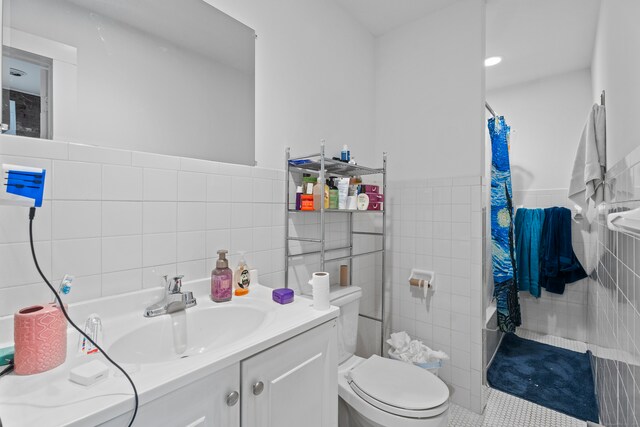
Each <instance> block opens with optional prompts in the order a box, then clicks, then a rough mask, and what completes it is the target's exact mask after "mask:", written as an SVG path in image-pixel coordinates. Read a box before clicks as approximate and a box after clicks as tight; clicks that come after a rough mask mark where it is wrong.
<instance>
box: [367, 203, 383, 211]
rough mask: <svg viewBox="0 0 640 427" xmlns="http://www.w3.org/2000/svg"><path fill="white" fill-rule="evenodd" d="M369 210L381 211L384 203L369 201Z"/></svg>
mask: <svg viewBox="0 0 640 427" xmlns="http://www.w3.org/2000/svg"><path fill="white" fill-rule="evenodd" d="M367 210H368V211H381V210H382V203H371V202H369V206H368V207H367Z"/></svg>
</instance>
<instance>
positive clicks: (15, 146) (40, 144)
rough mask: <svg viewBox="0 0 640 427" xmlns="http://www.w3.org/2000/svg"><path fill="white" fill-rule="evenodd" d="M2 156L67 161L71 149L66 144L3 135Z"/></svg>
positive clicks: (1, 138)
mask: <svg viewBox="0 0 640 427" xmlns="http://www.w3.org/2000/svg"><path fill="white" fill-rule="evenodd" d="M0 154H6V155H9V156H21V157H39V158H47V159H61V160H65V159H68V158H69V148H68V144H67V143H66V142H59V141H52V140H50V139H40V138H27V137H24V136H15V135H7V134H2V135H0Z"/></svg>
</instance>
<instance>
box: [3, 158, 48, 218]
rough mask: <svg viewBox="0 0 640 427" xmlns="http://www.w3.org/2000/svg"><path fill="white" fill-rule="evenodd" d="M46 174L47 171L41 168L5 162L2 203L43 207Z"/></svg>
mask: <svg viewBox="0 0 640 427" xmlns="http://www.w3.org/2000/svg"><path fill="white" fill-rule="evenodd" d="M46 174H47V171H46V170H44V169H40V168H32V167H27V166H18V165H10V164H3V165H2V175H3V178H4V183H3V185H2V187H0V204H3V205H14V206H26V207H36V208H39V207H41V206H42V199H43V198H44V180H45V176H46Z"/></svg>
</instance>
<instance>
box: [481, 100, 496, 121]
mask: <svg viewBox="0 0 640 427" xmlns="http://www.w3.org/2000/svg"><path fill="white" fill-rule="evenodd" d="M484 106H485V107H486V108H487V110H489V112H490V113H491V115H492V116H493V118H496V116H497V115H496V112H495V111H493V108H491V105H489V103H488V102H487V101H485V102H484Z"/></svg>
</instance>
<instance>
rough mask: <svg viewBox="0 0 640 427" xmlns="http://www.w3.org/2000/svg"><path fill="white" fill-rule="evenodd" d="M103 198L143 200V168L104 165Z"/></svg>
mask: <svg viewBox="0 0 640 427" xmlns="http://www.w3.org/2000/svg"><path fill="white" fill-rule="evenodd" d="M102 200H120V201H124V200H131V201H137V200H142V168H134V167H130V166H115V165H104V166H103V167H102Z"/></svg>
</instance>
